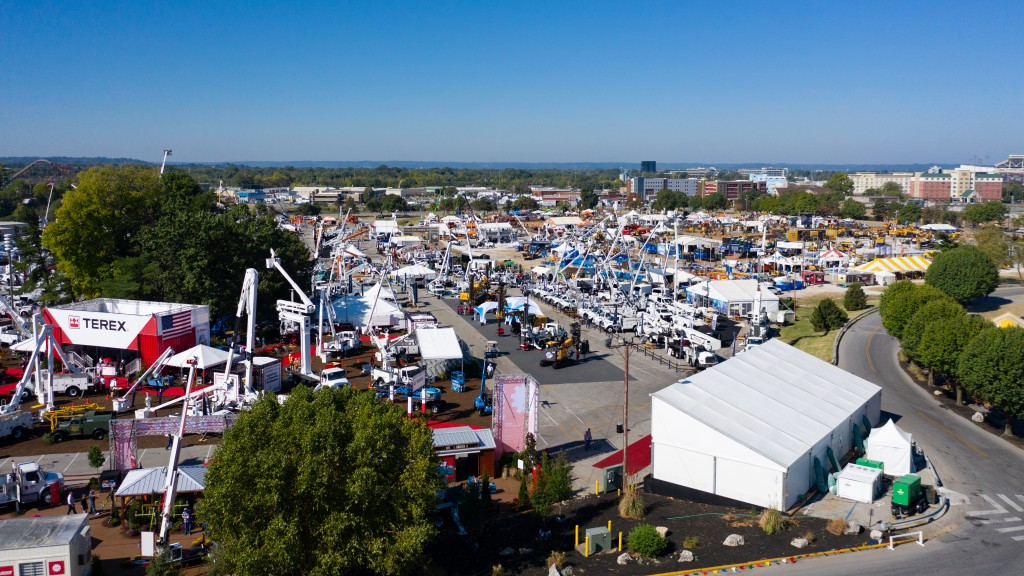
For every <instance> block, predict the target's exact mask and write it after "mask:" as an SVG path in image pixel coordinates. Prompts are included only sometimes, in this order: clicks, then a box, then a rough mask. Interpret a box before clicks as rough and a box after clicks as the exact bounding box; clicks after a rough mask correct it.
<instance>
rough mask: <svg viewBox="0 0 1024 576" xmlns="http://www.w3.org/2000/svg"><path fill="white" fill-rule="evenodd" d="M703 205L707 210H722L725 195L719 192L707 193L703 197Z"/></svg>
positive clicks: (724, 204) (724, 203)
mask: <svg viewBox="0 0 1024 576" xmlns="http://www.w3.org/2000/svg"><path fill="white" fill-rule="evenodd" d="M702 204H703V207H704V208H705V209H707V210H724V209H725V206H726V200H725V196H722V194H721V193H720V192H715V193H714V194H708V195H707V196H705V197H704V201H703V203H702Z"/></svg>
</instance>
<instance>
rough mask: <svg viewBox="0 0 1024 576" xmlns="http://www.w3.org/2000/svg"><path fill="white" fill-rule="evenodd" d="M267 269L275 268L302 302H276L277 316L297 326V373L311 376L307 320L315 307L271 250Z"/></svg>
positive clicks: (308, 323)
mask: <svg viewBox="0 0 1024 576" xmlns="http://www.w3.org/2000/svg"><path fill="white" fill-rule="evenodd" d="M267 268H268V269H269V268H277V271H278V272H280V273H281V275H282V276H284V279H285V280H287V281H288V283H289V284H291V286H292V288H294V289H295V293H296V294H298V295H299V299H300V300H302V301H301V302H293V301H291V300H278V301H277V315H278V318H280V319H281V321H282V322H294V323H296V324H298V325H299V349H300V354H301V363H300V366H299V372H300V373H301V374H303V375H305V376H312V375H313V370H312V369H311V368H310V365H309V330H310V320H309V318H310V316H312V314H313V312H314V311H316V306H315V305H314V304H313V301H312V300H310V299H309V296H306V293H305V292H303V291H302V288H299V285H298V284H296V283H295V280H292V277H291V276H290V275H289V274H288V272H286V271H285V269H284V268H283V267H281V259H280V258H278V257H277V254H275V253H274V250H273V249H271V250H270V258H267Z"/></svg>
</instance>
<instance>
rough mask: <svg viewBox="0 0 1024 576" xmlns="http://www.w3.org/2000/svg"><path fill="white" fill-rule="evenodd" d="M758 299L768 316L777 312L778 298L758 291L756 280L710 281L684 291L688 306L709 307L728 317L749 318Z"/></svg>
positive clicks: (766, 291)
mask: <svg viewBox="0 0 1024 576" xmlns="http://www.w3.org/2000/svg"><path fill="white" fill-rule="evenodd" d="M758 291H760V292H761V294H760V295H758V294H757V292H758ZM758 298H760V300H761V303H760V308H761V309H762V310H764V311H765V312H767V313H768V314H769V315H770V314H772V313H773V312H776V311H778V309H779V297H778V296H776V295H775V294H772V293H771V292H769V291H768V290H763V289H759V287H758V283H757V280H711V281H709V282H698V283H697V284H694V285H692V286H690V287H688V288H687V289H686V302H687V303H688V304H692V305H694V306H709V307H712V308H714V309H715V310H718V311H719V312H720V313H722V314H727V315H729V316H744V317H745V316H749V315H750V313H751V312H753V311H754V301H755V300H756V299H758Z"/></svg>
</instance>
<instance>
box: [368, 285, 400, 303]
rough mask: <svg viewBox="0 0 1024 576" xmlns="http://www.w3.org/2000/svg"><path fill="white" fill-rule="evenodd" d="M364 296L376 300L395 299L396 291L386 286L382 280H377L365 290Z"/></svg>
mask: <svg viewBox="0 0 1024 576" xmlns="http://www.w3.org/2000/svg"><path fill="white" fill-rule="evenodd" d="M362 297H363V298H364V299H366V300H370V301H373V300H376V299H378V298H381V299H383V300H394V299H395V293H394V291H392V290H391V289H390V288H385V287H384V286H383V285H382V284H381V283H380V282H377V283H376V284H374V285H373V286H371V287H370V288H368V289H367V290H366V291H364V292H363V294H362Z"/></svg>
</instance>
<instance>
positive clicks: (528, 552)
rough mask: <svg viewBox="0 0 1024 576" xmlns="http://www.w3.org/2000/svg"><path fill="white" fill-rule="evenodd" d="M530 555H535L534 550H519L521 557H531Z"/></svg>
mask: <svg viewBox="0 0 1024 576" xmlns="http://www.w3.org/2000/svg"><path fill="white" fill-rule="evenodd" d="M530 554H533V548H520V549H519V555H520V556H529V555H530Z"/></svg>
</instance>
